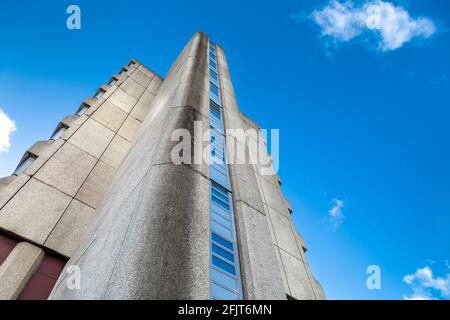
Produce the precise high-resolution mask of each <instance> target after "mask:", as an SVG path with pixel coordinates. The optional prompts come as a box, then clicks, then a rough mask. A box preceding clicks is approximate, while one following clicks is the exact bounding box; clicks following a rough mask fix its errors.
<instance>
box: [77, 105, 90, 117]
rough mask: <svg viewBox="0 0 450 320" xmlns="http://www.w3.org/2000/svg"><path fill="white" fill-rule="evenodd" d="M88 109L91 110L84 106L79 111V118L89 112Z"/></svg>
mask: <svg viewBox="0 0 450 320" xmlns="http://www.w3.org/2000/svg"><path fill="white" fill-rule="evenodd" d="M87 109H89V107H88V106H86V105H84V106H83V107H82V108H81V109H80V110H78V112H77V116H81V115H83V114H84V113H85V112H86V111H87Z"/></svg>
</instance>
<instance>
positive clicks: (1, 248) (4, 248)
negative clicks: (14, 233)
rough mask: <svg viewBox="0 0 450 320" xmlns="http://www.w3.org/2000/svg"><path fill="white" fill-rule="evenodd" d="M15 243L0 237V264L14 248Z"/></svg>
mask: <svg viewBox="0 0 450 320" xmlns="http://www.w3.org/2000/svg"><path fill="white" fill-rule="evenodd" d="M16 243H17V242H16V241H14V240H11V239H9V238H6V237H4V236H2V235H0V264H2V263H3V261H4V260H6V258H7V257H8V256H9V254H10V253H11V251H12V250H13V249H14V247H15V246H16Z"/></svg>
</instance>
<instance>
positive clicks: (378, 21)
mask: <svg viewBox="0 0 450 320" xmlns="http://www.w3.org/2000/svg"><path fill="white" fill-rule="evenodd" d="M310 17H311V19H312V20H313V21H314V22H315V23H316V24H317V25H318V26H319V27H320V30H321V35H322V36H323V37H327V38H331V39H333V40H334V41H335V42H347V41H350V40H352V39H355V38H357V37H358V36H362V35H363V34H366V35H368V34H375V35H376V37H377V49H378V50H379V51H393V50H396V49H399V48H401V47H402V46H403V45H404V44H405V43H407V42H409V41H411V40H412V39H413V38H416V37H419V38H429V37H430V36H431V35H433V34H434V33H435V32H436V25H435V23H434V22H433V21H432V20H431V19H429V18H425V17H418V18H413V17H411V15H410V14H409V12H408V11H407V10H406V9H404V8H402V7H400V6H395V5H394V4H393V3H391V2H387V1H381V0H370V1H366V2H365V3H364V4H362V5H360V6H355V5H354V4H353V3H352V2H351V1H345V2H339V1H337V0H331V1H330V2H329V3H328V5H326V6H325V7H324V8H322V9H320V10H315V11H313V12H312V14H311V15H310Z"/></svg>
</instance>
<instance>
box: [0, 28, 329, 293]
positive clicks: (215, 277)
mask: <svg viewBox="0 0 450 320" xmlns="http://www.w3.org/2000/svg"><path fill="white" fill-rule="evenodd" d="M198 124H202V125H203V128H211V130H212V131H211V132H212V133H211V142H212V143H211V150H212V151H211V157H213V158H214V157H216V158H217V157H219V158H220V157H222V158H226V157H227V154H228V153H231V152H232V150H230V145H232V143H231V142H234V146H238V147H242V148H243V150H244V152H245V154H247V155H249V156H256V157H262V158H264V160H265V161H266V162H269V163H270V162H271V159H270V157H269V156H268V154H267V152H266V151H265V150H266V146H265V143H264V141H261V140H256V141H253V143H255V144H257V145H259V146H261V147H262V148H263V150H264V152H263V153H262V154H259V155H252V154H251V153H252V152H253V151H252V149H251V148H249V147H248V146H247V145H246V144H244V145H241V144H242V142H241V141H237V140H236V141H234V140H235V137H234V136H232V135H228V134H227V130H228V129H243V130H247V129H251V128H253V129H255V130H259V127H258V126H257V125H256V124H255V123H254V122H253V121H252V120H250V119H248V118H247V117H246V116H245V115H243V114H242V113H240V112H239V110H238V107H237V103H236V98H235V94H234V90H233V86H232V82H231V78H230V73H229V71H228V66H227V61H226V58H225V54H224V51H223V49H222V48H221V47H220V46H219V45H216V44H214V43H213V42H212V41H210V40H209V39H208V37H207V36H206V35H205V34H203V33H197V34H195V35H194V36H193V37H192V38H191V40H190V41H189V42H188V44H187V45H186V46H185V47H184V49H183V51H182V52H181V54H180V55H179V56H178V58H177V60H176V61H175V62H174V64H173V65H172V67H171V69H170V70H169V72H168V73H167V75H166V77H165V78H162V77H161V76H159V75H157V74H155V73H154V72H153V71H151V70H150V69H148V68H147V67H146V66H144V65H142V64H140V63H139V62H138V61H136V60H132V61H131V62H130V63H129V64H128V65H127V66H125V67H123V68H122V70H120V72H119V73H117V74H115V75H114V76H113V77H112V79H111V80H110V81H109V82H108V83H107V84H105V85H102V86H101V87H100V88H99V89H98V91H97V93H96V94H95V96H94V97H93V98H88V99H87V100H85V101H84V102H83V103H82V104H81V106H80V107H79V109H78V111H77V112H76V114H75V115H73V116H67V117H66V118H64V119H62V120H61V122H60V123H59V124H58V125H57V127H56V129H55V132H54V133H53V134H52V136H51V138H50V139H49V140H48V141H39V142H37V143H36V144H34V145H33V146H32V147H31V148H29V149H28V150H27V151H26V152H25V155H24V156H23V159H22V160H21V162H20V164H19V166H18V168H17V169H16V171H15V173H14V174H13V175H12V176H10V177H6V178H3V179H1V180H0V299H46V298H47V297H50V298H51V299H291V298H292V299H300V300H303V299H324V298H325V296H324V293H323V290H322V288H321V286H320V284H319V283H318V282H317V281H316V280H315V278H314V277H313V275H312V273H311V271H310V268H309V265H308V262H307V260H306V256H305V252H306V250H307V247H306V244H305V242H304V240H303V238H302V236H301V235H300V234H299V233H298V232H297V231H296V230H295V228H294V226H293V224H292V221H291V214H292V209H291V207H290V204H289V202H288V201H287V200H286V199H285V197H284V196H283V193H282V191H281V188H280V186H281V180H280V178H279V177H278V175H276V174H275V173H273V174H271V175H263V174H262V173H261V166H260V165H259V164H251V163H244V164H230V165H227V164H220V163H219V162H218V163H204V162H201V163H197V162H196V161H184V162H183V163H181V164H176V163H174V161H173V158H172V157H171V153H172V151H173V150H174V148H175V147H176V145H177V144H178V143H179V141H174V139H173V138H172V133H173V132H174V131H175V130H176V129H186V130H187V132H189V133H191V134H192V135H191V138H190V139H191V140H190V141H188V145H192V146H193V147H194V148H196V147H195V146H198V145H199V144H200V146H203V145H206V144H207V143H206V142H205V141H202V140H201V138H200V139H199V137H198V136H196V134H197V133H196V132H195V127H196V126H198ZM208 139H209V138H208ZM208 142H209V141H208ZM190 156H191V155H189V157H190ZM78 268H79V269H78ZM78 271H79V273H78ZM74 277H78V278H74ZM73 279H78V280H80V283H79V284H80V286H79V287H78V286H76V285H75V287H74V286H71V285H69V284H68V283H69V282H70V281H73ZM73 283H76V281H75V282H73Z"/></svg>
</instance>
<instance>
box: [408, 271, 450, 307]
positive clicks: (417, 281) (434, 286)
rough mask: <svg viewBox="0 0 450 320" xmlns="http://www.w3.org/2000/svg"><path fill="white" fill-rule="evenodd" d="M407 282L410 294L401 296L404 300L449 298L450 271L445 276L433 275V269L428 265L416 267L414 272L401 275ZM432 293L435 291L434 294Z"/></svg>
mask: <svg viewBox="0 0 450 320" xmlns="http://www.w3.org/2000/svg"><path fill="white" fill-rule="evenodd" d="M403 281H404V282H405V283H407V284H408V285H409V286H410V288H411V290H412V292H413V293H412V295H409V296H403V299H405V300H434V299H438V298H439V297H442V298H444V299H448V298H450V273H448V274H447V276H446V277H444V278H443V277H435V276H433V270H431V268H430V267H424V268H421V269H417V270H416V272H415V273H413V274H409V275H406V276H404V277H403ZM433 293H437V295H438V296H436V295H435V294H433Z"/></svg>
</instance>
